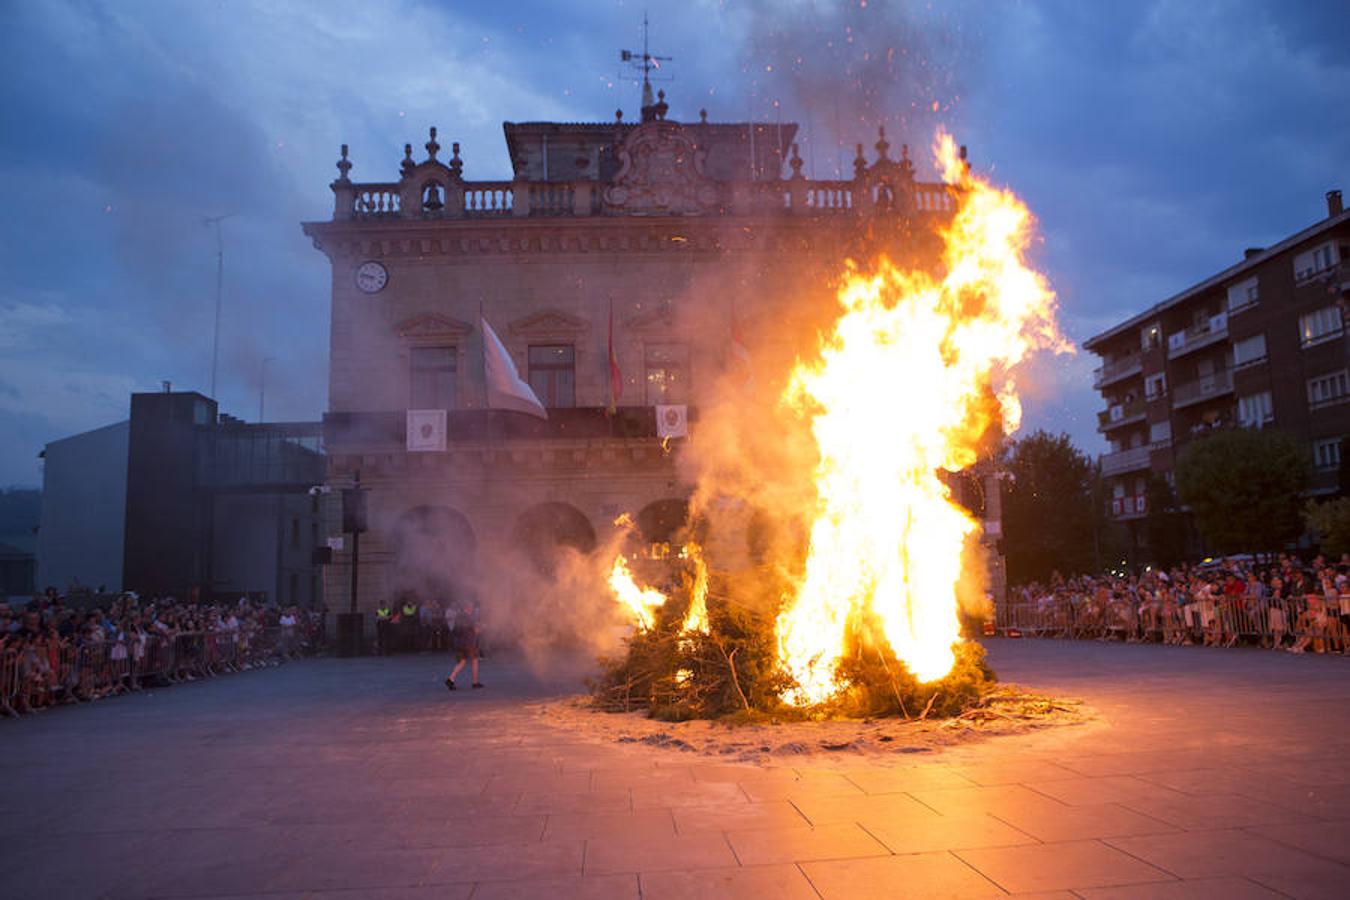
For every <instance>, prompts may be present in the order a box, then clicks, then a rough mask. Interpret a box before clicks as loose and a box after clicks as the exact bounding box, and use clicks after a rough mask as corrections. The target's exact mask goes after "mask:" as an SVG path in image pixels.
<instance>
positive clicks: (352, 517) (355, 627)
mask: <svg viewBox="0 0 1350 900" xmlns="http://www.w3.org/2000/svg"><path fill="white" fill-rule="evenodd" d="M342 530H343V531H346V532H349V533H350V534H351V536H352V580H351V603H350V605H349V606H348V607H347V612H345V613H339V614H338V617H337V630H338V646H337V650H338V656H360V655H361V648H362V643H363V637H364V635H365V623H364V621H363V616H362V615H361V612H360V610H359V604H358V599H357V598H358V591H359V588H360V580H361V532H363V531H365V530H366V491H365V490H363V489H362V488H361V472H360V471H359V470H358V471H357V472H356V473H355V474H354V475H353V477H352V486H351V487H350V488H347V489H346V490H344V491H343V492H342Z"/></svg>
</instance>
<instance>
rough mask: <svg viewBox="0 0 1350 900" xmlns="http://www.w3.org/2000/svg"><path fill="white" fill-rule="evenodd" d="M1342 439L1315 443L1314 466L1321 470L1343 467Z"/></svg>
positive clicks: (1325, 439)
mask: <svg viewBox="0 0 1350 900" xmlns="http://www.w3.org/2000/svg"><path fill="white" fill-rule="evenodd" d="M1341 440H1342V439H1341V438H1338V437H1333V438H1323V439H1321V440H1320V441H1313V464H1314V465H1316V466H1317V468H1319V469H1339V468H1340V467H1341Z"/></svg>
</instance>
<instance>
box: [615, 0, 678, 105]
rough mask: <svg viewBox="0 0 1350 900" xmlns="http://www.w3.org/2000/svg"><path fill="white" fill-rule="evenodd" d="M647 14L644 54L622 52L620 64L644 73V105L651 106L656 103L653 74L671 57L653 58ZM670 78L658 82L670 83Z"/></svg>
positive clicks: (644, 18) (643, 44) (644, 13)
mask: <svg viewBox="0 0 1350 900" xmlns="http://www.w3.org/2000/svg"><path fill="white" fill-rule="evenodd" d="M648 30H649V28H648V22H647V13H646V11H645V10H644V11H643V13H642V53H641V54H639V53H638V52H637V51H636V50H620V51H619V62H622V63H627V64H628V65H630V66H632V68H633V69H634V70H635V71H640V72H641V73H642V105H643V106H651V105H652V104H654V103H655V102H656V100H655V98H653V96H652V72H654V71H657V70H659V69H660V68H661V63H663V62H670V59H671V58H670V57H669V56H653V55H652V52H651V44H650V43H649V40H648V38H649V35H648ZM669 80H670V78H669V77H667V78H664V79H662V78H658V79H657V81H669Z"/></svg>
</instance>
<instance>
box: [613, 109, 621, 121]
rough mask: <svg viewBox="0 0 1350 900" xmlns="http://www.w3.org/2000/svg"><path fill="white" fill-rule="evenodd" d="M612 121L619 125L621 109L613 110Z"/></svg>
mask: <svg viewBox="0 0 1350 900" xmlns="http://www.w3.org/2000/svg"><path fill="white" fill-rule="evenodd" d="M614 121H615V122H617V123H619V124H621V125H622V124H623V110H621V109H616V110H614Z"/></svg>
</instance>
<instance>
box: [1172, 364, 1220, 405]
mask: <svg viewBox="0 0 1350 900" xmlns="http://www.w3.org/2000/svg"><path fill="white" fill-rule="evenodd" d="M1231 393H1233V373H1232V372H1231V371H1230V370H1228V369H1222V370H1220V371H1218V372H1215V373H1213V374H1212V375H1205V376H1204V377H1202V378H1197V379H1196V380H1195V381H1190V382H1187V383H1186V384H1179V385H1177V386H1176V387H1175V388H1173V389H1172V408H1173V409H1182V408H1183V407H1187V406H1194V405H1195V404H1197V403H1203V402H1204V401H1206V400H1209V399H1212V398H1214V397H1222V396H1223V395H1224V394H1231Z"/></svg>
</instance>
